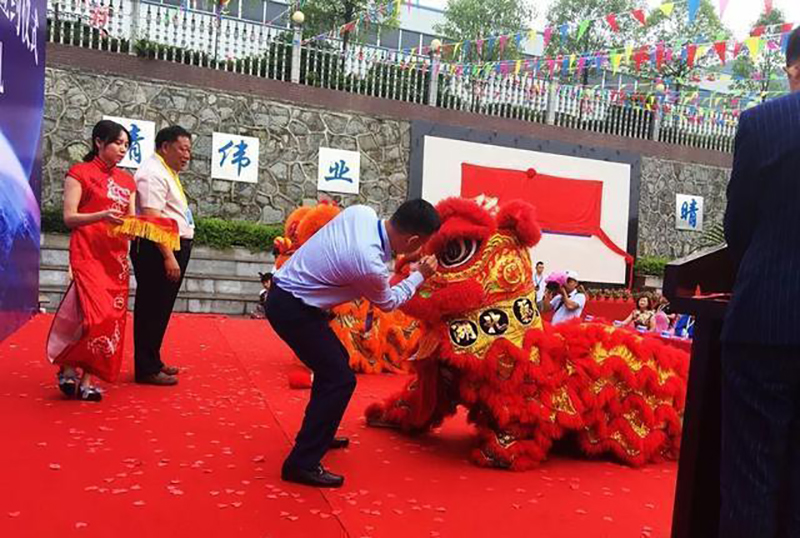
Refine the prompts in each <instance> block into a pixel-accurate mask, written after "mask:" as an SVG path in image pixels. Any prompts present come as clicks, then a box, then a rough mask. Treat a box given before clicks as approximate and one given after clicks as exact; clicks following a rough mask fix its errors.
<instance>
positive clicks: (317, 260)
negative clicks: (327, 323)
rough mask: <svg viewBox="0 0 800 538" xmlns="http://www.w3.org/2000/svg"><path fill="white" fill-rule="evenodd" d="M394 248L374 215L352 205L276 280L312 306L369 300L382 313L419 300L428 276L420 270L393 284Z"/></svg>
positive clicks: (299, 250) (315, 237)
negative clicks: (417, 294) (418, 292)
mask: <svg viewBox="0 0 800 538" xmlns="http://www.w3.org/2000/svg"><path fill="white" fill-rule="evenodd" d="M391 259H392V249H391V246H390V245H389V238H388V237H387V235H386V228H385V226H384V223H383V221H382V220H380V219H379V218H378V215H377V214H376V213H375V211H374V210H373V209H372V208H370V207H367V206H352V207H349V208H347V209H345V210H344V211H342V212H341V213H340V214H339V215H337V216H336V217H335V218H334V219H333V220H332V221H330V222H329V223H328V224H326V225H325V226H323V227H322V228H321V229H320V230H319V231H318V232H317V233H315V234H314V235H313V236H311V238H310V239H309V240H308V241H306V242H305V244H303V246H302V247H300V248H299V249H298V250H297V252H295V253H294V254H293V255H292V257H291V258H289V260H288V261H287V262H286V263H285V264H284V265H283V266H282V267H281V268H280V269H279V270H278V271H277V272H276V273H275V275H274V276H273V281H274V282H275V283H276V284H277V285H278V286H280V288H281V289H283V290H284V291H286V292H289V293H291V294H292V295H293V296H295V297H296V298H298V299H300V300H301V301H303V302H304V303H305V304H307V305H309V306H314V307H317V308H321V309H329V308H332V307H334V306H337V305H340V304H342V303H346V302H349V301H352V300H354V299H357V298H359V297H364V298H365V299H367V300H368V301H370V302H371V303H372V304H374V305H375V306H377V307H378V308H380V309H381V310H383V311H390V310H394V309H396V308H397V307H399V306H400V305H402V304H403V303H405V302H406V301H408V300H409V299H411V297H413V296H414V293H415V292H416V290H417V287H418V286H419V285H420V284H422V282H423V281H424V277H423V276H422V273H420V272H419V271H414V272H413V273H411V275H410V276H409V277H408V278H406V279H405V280H403V281H402V282H400V283H398V284H397V285H395V286H390V285H389V278H390V274H389V269H388V267H387V265H386V263H387V262H388V261H390V260H391Z"/></svg>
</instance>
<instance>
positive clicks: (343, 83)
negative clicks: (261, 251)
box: [48, 0, 738, 152]
mask: <svg viewBox="0 0 800 538" xmlns="http://www.w3.org/2000/svg"><path fill="white" fill-rule="evenodd" d="M48 39H49V40H50V41H51V42H54V43H61V44H68V45H75V46H80V47H86V48H92V49H98V50H105V51H110V52H117V53H124V54H136V55H138V56H143V57H149V58H153V59H159V60H165V61H171V62H178V63H184V64H189V65H194V66H198V67H204V68H214V69H222V70H227V71H233V72H237V73H242V74H247V75H253V76H260V77H264V78H270V79H277V80H283V81H290V82H294V83H299V84H305V85H310V86H316V87H321V88H327V89H331V90H339V91H348V92H353V93H357V94H361V95H367V96H372V97H378V98H384V99H394V100H400V101H406V102H411V103H417V104H429V105H432V106H437V107H441V108H447V109H453V110H460V111H465V112H473V113H477V114H485V115H492V116H501V117H506V118H512V119H518V120H524V121H533V122H539V123H547V124H551V125H557V126H561V127H568V128H573V129H581V130H588V131H594V132H598V133H604V134H611V135H618V136H624V137H630V138H639V139H649V140H657V141H662V142H666V143H670V144H676V145H684V146H692V147H698V148H704V149H712V150H718V151H727V152H730V151H732V146H733V137H734V134H735V131H736V123H737V117H738V116H737V114H736V113H735V112H733V111H722V110H720V111H709V110H707V109H703V110H695V109H693V108H692V107H690V106H684V105H681V106H678V105H674V106H670V105H667V106H664V104H663V100H662V101H661V104H656V101H655V100H654V99H655V98H654V96H652V95H651V96H643V95H642V94H636V95H633V96H632V95H630V94H627V95H626V94H623V93H620V92H618V91H616V90H615V89H613V88H607V87H604V86H601V87H599V88H587V87H583V86H573V85H566V84H558V83H557V82H554V81H551V80H543V79H542V78H540V77H539V76H537V75H538V74H537V73H531V72H522V73H516V74H499V73H495V72H492V73H491V74H490V75H489V76H485V75H483V76H482V75H480V74H478V75H477V76H474V74H473V70H472V69H454V68H451V66H446V65H443V64H441V63H440V62H439V60H438V58H437V56H436V55H434V54H431V55H429V56H422V55H410V54H408V53H406V52H403V51H398V50H390V49H385V48H379V47H374V46H369V45H361V44H357V43H350V44H348V45H347V46H344V45H343V44H342V42H341V41H337V40H325V41H310V42H303V41H301V40H300V33H299V30H289V29H286V28H281V27H275V26H270V25H266V24H261V23H256V22H251V21H246V20H241V19H233V18H229V17H225V16H222V17H217V16H216V15H214V14H212V13H207V12H202V11H194V10H189V9H186V10H183V9H180V8H176V7H171V6H164V5H161V4H160V3H151V2H148V1H146V0H50V1H49V4H48ZM295 62H297V64H295ZM292 67H294V69H292Z"/></svg>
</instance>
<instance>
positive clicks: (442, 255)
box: [438, 238, 480, 269]
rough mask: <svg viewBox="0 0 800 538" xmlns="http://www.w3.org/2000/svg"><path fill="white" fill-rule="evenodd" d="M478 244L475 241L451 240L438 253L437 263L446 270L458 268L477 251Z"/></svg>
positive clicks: (465, 239)
mask: <svg viewBox="0 0 800 538" xmlns="http://www.w3.org/2000/svg"><path fill="white" fill-rule="evenodd" d="M479 244H480V243H479V241H476V240H475V239H468V238H461V239H453V240H452V241H449V242H448V243H447V244H446V245H445V247H444V249H443V250H442V251H441V252H439V255H438V258H439V263H440V264H442V266H443V267H445V268H447V269H453V268H456V267H460V266H462V265H464V264H465V263H467V262H468V261H469V260H471V259H472V257H473V256H474V255H475V253H476V252H477V251H478V246H479Z"/></svg>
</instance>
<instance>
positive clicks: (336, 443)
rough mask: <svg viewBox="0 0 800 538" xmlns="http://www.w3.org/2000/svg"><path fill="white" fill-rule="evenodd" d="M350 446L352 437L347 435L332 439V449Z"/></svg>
mask: <svg viewBox="0 0 800 538" xmlns="http://www.w3.org/2000/svg"><path fill="white" fill-rule="evenodd" d="M348 446H350V439H348V438H347V437H334V438H333V441H331V450H336V449H337V448H347V447H348Z"/></svg>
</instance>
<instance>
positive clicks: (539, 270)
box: [533, 261, 545, 312]
mask: <svg viewBox="0 0 800 538" xmlns="http://www.w3.org/2000/svg"><path fill="white" fill-rule="evenodd" d="M533 284H534V286H535V288H536V308H538V309H539V312H541V311H542V310H543V309H544V305H543V304H542V303H543V302H544V290H545V283H544V262H541V261H540V262H536V272H535V273H533Z"/></svg>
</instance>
